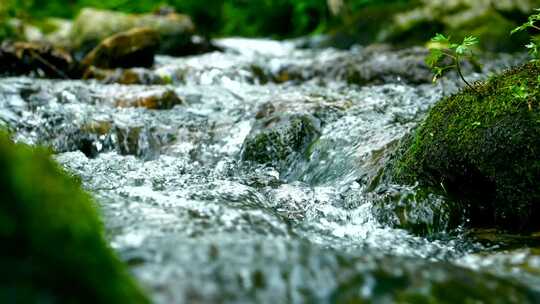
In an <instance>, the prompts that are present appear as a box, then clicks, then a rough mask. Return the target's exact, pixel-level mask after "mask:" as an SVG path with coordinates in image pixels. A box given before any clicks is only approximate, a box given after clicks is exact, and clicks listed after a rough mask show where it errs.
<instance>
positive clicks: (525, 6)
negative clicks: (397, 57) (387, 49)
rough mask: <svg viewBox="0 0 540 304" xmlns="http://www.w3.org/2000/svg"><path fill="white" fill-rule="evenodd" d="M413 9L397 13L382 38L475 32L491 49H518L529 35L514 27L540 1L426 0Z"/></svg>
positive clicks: (459, 35)
mask: <svg viewBox="0 0 540 304" xmlns="http://www.w3.org/2000/svg"><path fill="white" fill-rule="evenodd" d="M420 2H421V4H420V5H418V6H417V7H415V8H414V9H412V10H408V11H405V12H400V13H399V14H396V15H395V16H394V17H393V22H392V24H391V26H389V27H387V29H385V30H384V31H382V32H381V38H382V39H383V40H386V41H393V42H396V43H399V42H400V41H402V40H403V39H406V40H410V39H408V37H423V38H424V41H426V40H427V39H425V38H426V35H427V36H428V37H427V38H428V39H429V37H432V36H433V35H434V34H435V33H437V32H444V33H451V34H452V35H453V37H454V38H456V39H458V40H459V39H462V38H464V37H465V36H469V35H475V36H477V37H479V38H480V42H481V46H482V47H483V48H484V49H486V50H490V51H515V50H518V49H520V48H521V47H522V46H523V44H524V43H525V42H526V41H527V37H526V35H522V34H519V35H512V36H510V34H509V33H510V31H511V30H512V29H513V28H515V27H516V26H517V25H519V24H521V23H522V22H523V21H524V20H526V16H527V15H529V14H531V13H532V12H533V9H534V8H536V7H538V6H539V5H540V1H537V0H520V1H510V0H502V1H491V0H476V1H468V0H423V1H420Z"/></svg>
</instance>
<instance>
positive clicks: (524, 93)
mask: <svg viewBox="0 0 540 304" xmlns="http://www.w3.org/2000/svg"><path fill="white" fill-rule="evenodd" d="M510 89H511V90H512V96H514V98H516V99H521V100H526V99H529V88H528V87H527V86H526V85H525V84H522V83H521V84H519V85H512V86H511V87H510Z"/></svg>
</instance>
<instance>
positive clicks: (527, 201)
mask: <svg viewBox="0 0 540 304" xmlns="http://www.w3.org/2000/svg"><path fill="white" fill-rule="evenodd" d="M539 73H540V67H539V66H538V64H537V63H530V64H527V65H524V66H521V67H518V68H515V69H512V70H509V71H507V72H505V73H503V74H501V75H498V76H494V77H492V78H490V80H488V81H487V82H486V83H485V84H481V85H477V86H476V87H475V89H474V90H472V89H466V90H464V91H462V92H461V93H458V94H455V95H453V96H450V97H448V98H445V99H443V100H441V101H440V102H439V103H438V104H436V106H435V107H434V108H433V109H432V110H431V111H430V113H429V116H428V117H427V118H426V120H425V121H424V122H423V123H422V124H421V125H420V126H419V127H418V129H417V130H416V131H415V132H414V133H413V135H412V136H410V137H408V138H407V139H405V140H404V143H403V144H402V148H401V150H400V151H401V152H400V156H399V157H398V160H397V161H396V163H395V164H394V165H393V170H394V173H393V176H394V177H395V178H396V179H397V180H398V181H400V182H407V183H411V184H414V183H415V182H417V181H418V182H420V183H421V184H422V185H425V186H429V187H432V188H434V189H438V191H439V192H441V193H444V194H447V195H449V196H450V197H453V198H455V199H456V201H457V202H459V204H457V205H456V208H461V209H463V210H464V211H465V212H466V213H467V216H468V217H469V219H470V222H468V223H467V224H468V225H469V226H473V227H494V228H502V229H510V230H531V229H532V230H538V229H539V228H540V222H538V221H537V218H538V217H539V216H540V188H539V187H538V186H537V184H536V181H537V180H538V179H539V178H540V159H539V155H540V124H539V122H540V104H539V103H538V100H539V98H540V91H539V90H538V77H537V76H538V74H539Z"/></svg>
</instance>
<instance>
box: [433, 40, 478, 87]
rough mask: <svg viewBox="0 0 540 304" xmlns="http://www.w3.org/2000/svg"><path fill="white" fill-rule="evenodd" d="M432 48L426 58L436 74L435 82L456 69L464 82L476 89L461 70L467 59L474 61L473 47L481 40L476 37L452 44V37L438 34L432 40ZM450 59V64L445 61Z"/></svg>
mask: <svg viewBox="0 0 540 304" xmlns="http://www.w3.org/2000/svg"><path fill="white" fill-rule="evenodd" d="M431 42H432V46H431V47H430V52H429V55H428V56H427V58H426V64H427V65H428V66H429V67H430V68H431V69H432V71H433V73H434V77H433V82H436V81H437V80H438V79H439V78H441V77H442V76H444V73H445V72H447V71H449V70H452V69H455V70H456V71H457V73H458V75H459V77H460V78H461V80H463V82H465V84H466V85H467V86H469V87H470V88H471V89H473V90H474V87H473V86H472V85H471V84H470V83H469V82H468V81H467V80H466V79H465V77H464V76H463V72H462V70H461V62H462V61H463V60H465V59H469V60H472V59H474V52H473V47H474V46H475V45H477V44H478V42H479V40H478V38H477V37H475V36H468V37H465V39H463V41H462V42H461V43H455V42H452V40H451V38H450V37H447V36H445V35H443V34H437V35H435V37H433V38H431ZM447 58H449V59H450V63H448V61H445V59H447Z"/></svg>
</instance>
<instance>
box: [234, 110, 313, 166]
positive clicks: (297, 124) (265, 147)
mask: <svg viewBox="0 0 540 304" xmlns="http://www.w3.org/2000/svg"><path fill="white" fill-rule="evenodd" d="M259 114H260V113H259ZM257 117H258V119H257V120H256V122H255V125H254V126H253V128H252V130H251V133H250V134H249V135H248V137H247V138H246V140H245V141H244V144H243V147H242V158H243V159H244V160H249V161H254V162H257V163H261V164H272V165H275V166H277V167H282V166H284V165H285V164H286V163H288V160H291V159H292V158H294V157H296V156H303V154H304V153H305V152H306V151H307V149H308V148H309V145H310V144H311V143H312V142H314V141H315V140H316V139H317V138H318V137H319V135H320V130H319V125H320V121H319V120H318V119H317V118H315V117H313V116H311V115H309V114H281V115H280V114H272V115H270V116H268V117H266V116H265V115H263V114H260V115H258V116H257Z"/></svg>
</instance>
